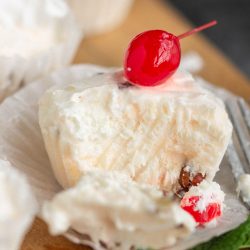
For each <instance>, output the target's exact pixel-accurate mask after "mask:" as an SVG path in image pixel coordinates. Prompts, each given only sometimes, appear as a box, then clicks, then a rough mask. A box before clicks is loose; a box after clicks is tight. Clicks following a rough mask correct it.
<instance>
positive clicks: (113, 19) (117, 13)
mask: <svg viewBox="0 0 250 250" xmlns="http://www.w3.org/2000/svg"><path fill="white" fill-rule="evenodd" d="M67 2H68V4H69V6H70V8H71V9H72V11H73V13H74V14H75V16H76V19H77V21H78V23H79V25H80V27H81V29H82V30H83V31H84V33H85V34H86V35H93V34H98V33H102V32H105V31H110V30H112V29H113V28H115V27H116V26H118V25H119V24H120V23H121V22H122V21H123V20H124V19H125V17H126V16H127V14H128V12H129V10H130V7H131V5H132V3H133V0H101V1H100V0H67Z"/></svg>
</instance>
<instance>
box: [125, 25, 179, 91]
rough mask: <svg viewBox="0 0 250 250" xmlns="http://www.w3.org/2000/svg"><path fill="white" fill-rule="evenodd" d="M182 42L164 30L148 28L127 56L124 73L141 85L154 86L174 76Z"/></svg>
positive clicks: (130, 46) (137, 37)
mask: <svg viewBox="0 0 250 250" xmlns="http://www.w3.org/2000/svg"><path fill="white" fill-rule="evenodd" d="M180 57H181V50H180V43H179V40H178V38H177V37H176V36H174V35H172V34H170V33H168V32H166V31H163V30H149V31H146V32H143V33H141V34H139V35H138V36H136V37H135V38H134V39H133V40H132V42H131V43H130V45H129V48H128V50H127V53H126V55H125V63H124V69H125V76H126V78H127V79H128V80H129V81H130V82H132V83H134V84H138V85H142V86H155V85H158V84H161V82H162V81H164V80H165V78H166V77H169V76H171V75H172V74H173V73H174V72H175V71H176V69H177V68H178V66H179V64H180Z"/></svg>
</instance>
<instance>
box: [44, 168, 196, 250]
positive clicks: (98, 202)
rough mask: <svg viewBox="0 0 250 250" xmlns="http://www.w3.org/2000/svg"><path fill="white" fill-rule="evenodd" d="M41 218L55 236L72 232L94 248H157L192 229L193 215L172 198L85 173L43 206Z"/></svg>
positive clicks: (118, 178)
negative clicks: (72, 185)
mask: <svg viewBox="0 0 250 250" xmlns="http://www.w3.org/2000/svg"><path fill="white" fill-rule="evenodd" d="M72 211H74V212H72ZM42 216H43V218H44V219H45V221H46V222H47V223H48V225H49V230H50V232H51V233H52V234H53V235H58V234H63V233H65V232H67V231H68V230H69V229H71V230H72V229H73V230H76V231H77V232H78V233H81V234H82V240H83V243H84V244H88V245H90V246H91V247H93V248H94V249H130V248H133V247H134V248H136V249H138V248H143V249H146V248H153V249H161V248H163V247H166V246H171V245H173V244H175V243H176V241H177V240H178V239H183V238H186V237H187V236H189V235H190V234H191V233H192V232H193V231H194V229H195V222H194V220H193V218H192V216H190V215H189V214H188V213H187V212H185V211H184V210H183V209H181V208H180V207H179V205H178V204H177V202H176V201H174V199H173V197H171V196H167V197H166V196H164V195H163V192H161V191H159V190H157V189H156V188H155V187H152V186H148V185H140V184H138V183H136V182H133V181H131V179H130V178H128V176H126V175H123V174H121V173H118V172H106V171H103V170H97V171H90V172H87V173H86V174H85V175H84V176H83V177H82V178H81V180H80V181H79V182H78V183H77V185H76V186H75V187H72V188H70V189H68V190H65V191H63V192H61V193H59V194H57V195H56V196H55V197H54V198H53V200H52V201H50V202H47V203H45V204H44V206H43V209H42Z"/></svg>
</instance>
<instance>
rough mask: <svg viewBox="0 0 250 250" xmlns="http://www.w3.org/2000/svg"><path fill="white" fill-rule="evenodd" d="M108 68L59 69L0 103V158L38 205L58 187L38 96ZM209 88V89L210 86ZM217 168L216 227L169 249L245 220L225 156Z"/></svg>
mask: <svg viewBox="0 0 250 250" xmlns="http://www.w3.org/2000/svg"><path fill="white" fill-rule="evenodd" d="M109 70H110V69H107V68H101V67H98V66H93V65H92V66H91V65H79V66H72V67H70V68H67V69H62V70H59V71H57V72H55V73H53V74H51V75H50V76H48V77H46V78H43V79H40V80H38V81H36V82H34V83H33V84H30V85H29V86H26V87H25V88H23V89H22V90H20V91H19V92H17V93H16V94H14V95H13V96H11V97H8V98H7V99H6V100H5V101H4V102H3V103H2V105H0V158H1V159H6V160H8V161H10V162H11V163H12V164H13V165H14V166H16V167H17V168H18V169H19V170H21V171H22V172H23V173H25V174H26V175H27V177H28V179H29V182H30V184H31V186H32V188H33V190H34V192H35V195H36V198H37V200H38V202H39V204H40V205H42V204H43V202H44V201H45V200H48V199H51V198H52V197H53V196H54V195H55V194H56V193H58V192H59V191H61V190H62V188H61V187H60V186H59V184H58V183H57V182H56V180H55V178H54V176H53V172H52V169H51V166H50V163H49V159H48V156H47V153H46V151H45V148H44V143H43V139H42V136H41V132H40V128H39V125H38V100H39V98H40V97H41V95H42V94H43V92H44V91H45V90H46V89H47V88H49V87H50V86H52V85H53V86H65V85H68V84H70V83H72V82H79V81H81V80H82V79H84V78H86V77H90V76H91V75H93V74H96V73H99V72H106V71H109ZM209 88H212V87H211V85H209ZM212 89H213V91H215V92H219V93H222V94H223V95H224V97H227V98H233V97H232V95H231V94H230V93H229V92H226V91H224V90H221V89H219V90H218V91H217V88H214V87H213V88H212ZM220 168H221V170H220V171H219V172H218V174H217V176H216V179H215V180H216V181H217V182H218V183H219V184H220V185H221V188H222V190H223V191H224V192H225V193H226V198H225V205H226V206H225V209H224V214H223V216H222V217H221V218H220V219H219V221H218V224H217V226H216V227H214V228H198V229H197V231H196V232H195V233H194V234H193V235H192V236H191V237H190V238H188V239H186V240H180V241H178V243H177V244H176V245H175V246H174V247H173V248H170V249H187V248H189V247H192V246H194V245H196V244H198V243H200V242H203V241H206V240H209V239H211V238H212V237H214V236H217V235H220V234H222V233H224V232H227V231H229V230H231V229H233V228H235V227H236V226H238V225H239V224H240V223H242V222H243V221H245V220H246V218H247V216H248V214H249V212H248V210H247V209H246V208H245V207H244V205H243V204H242V203H241V202H240V201H239V199H238V197H237V194H236V191H235V189H236V187H235V185H234V184H233V183H234V179H233V175H232V173H231V169H230V167H229V164H228V162H227V161H226V160H225V159H224V161H223V162H222V163H221V166H220ZM235 214H237V216H235ZM66 236H67V237H68V238H69V239H70V240H72V241H74V242H77V243H81V242H82V243H83V242H84V240H81V236H80V235H79V234H77V233H76V232H74V231H69V232H68V233H67V235H66Z"/></svg>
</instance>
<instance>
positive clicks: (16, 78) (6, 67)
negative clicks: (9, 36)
mask: <svg viewBox="0 0 250 250" xmlns="http://www.w3.org/2000/svg"><path fill="white" fill-rule="evenodd" d="M6 2H7V4H6ZM46 2H48V0H46V1H39V0H34V1H30V0H9V1H7V0H3V2H1V7H3V8H1V10H0V25H3V27H5V28H10V30H11V28H13V27H18V26H19V27H20V25H23V26H24V27H28V28H33V29H39V28H40V27H49V28H48V29H51V32H52V33H53V34H55V36H56V38H57V39H58V41H57V42H56V43H55V44H53V45H52V46H51V47H49V48H48V49H46V50H44V51H41V53H39V54H37V55H35V56H34V57H23V56H20V55H10V56H8V55H1V52H0V67H1V71H0V101H2V100H3V99H4V98H5V97H6V96H8V95H10V94H12V93H13V92H14V91H16V90H17V89H18V88H20V87H22V86H23V85H26V84H28V83H29V82H31V81H34V80H36V79H38V78H40V77H43V76H45V75H47V74H48V73H50V72H52V71H54V70H56V69H59V68H61V67H64V66H66V65H68V64H69V63H70V62H71V60H72V59H73V56H74V54H75V52H76V49H77V48H78V45H79V43H80V41H81V38H82V32H81V31H80V29H79V27H78V25H77V24H76V22H75V19H74V17H73V16H72V15H71V12H70V11H69V10H67V9H65V8H64V9H63V8H61V9H60V8H59V7H58V9H57V7H56V6H54V10H53V9H52V8H51V6H50V7H48V6H47V4H46ZM16 5H17V6H16ZM5 11H7V14H6V13H5Z"/></svg>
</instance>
